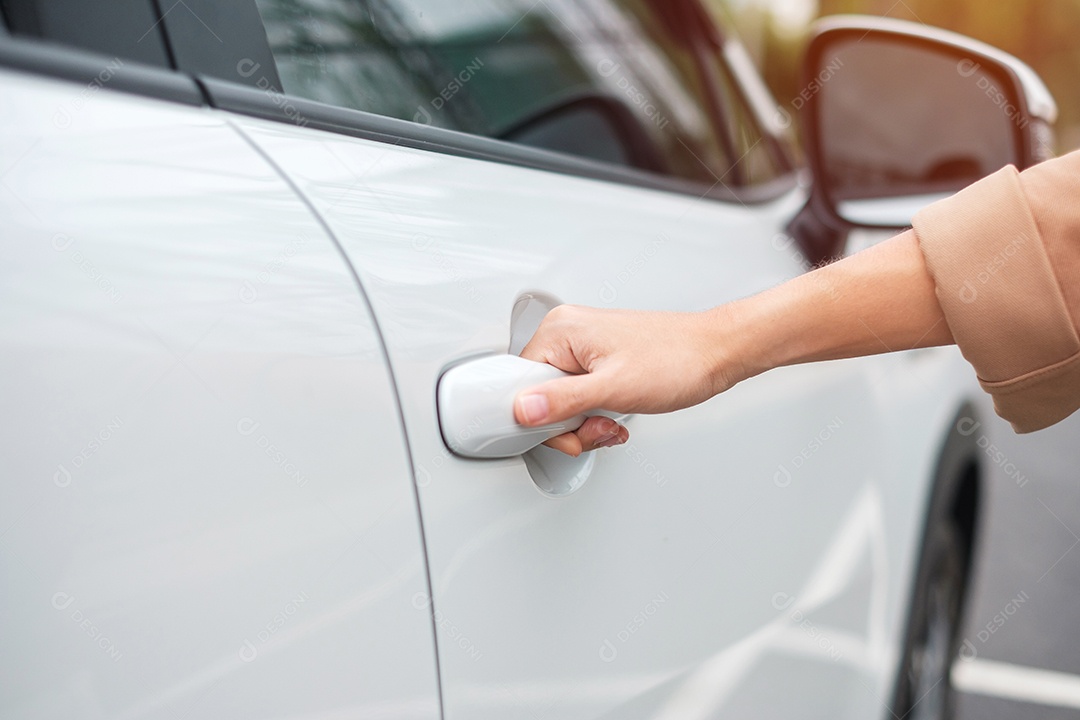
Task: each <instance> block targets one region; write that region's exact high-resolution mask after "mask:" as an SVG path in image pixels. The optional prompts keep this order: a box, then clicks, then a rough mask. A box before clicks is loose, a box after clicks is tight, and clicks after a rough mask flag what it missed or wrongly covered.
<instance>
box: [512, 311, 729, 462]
mask: <svg viewBox="0 0 1080 720" xmlns="http://www.w3.org/2000/svg"><path fill="white" fill-rule="evenodd" d="M725 315H726V310H725V308H723V307H721V308H716V309H715V310H711V311H708V312H703V313H675V312H638V311H631V310H601V309H596V308H588V307H580V306H573V305H560V306H559V307H556V308H555V309H554V310H552V311H551V312H550V313H548V315H547V317H545V318H544V321H543V323H541V325H540V328H539V329H538V330H537V331H536V334H535V335H534V336H533V338H532V340H531V341H529V344H528V345H526V346H525V349H524V350H522V351H521V356H522V357H524V358H527V359H529V360H534V361H537V362H545V363H548V364H550V365H554V366H555V367H557V368H559V369H560V370H563V371H565V372H570V373H575V375H573V376H571V377H566V378H560V379H557V380H551V381H549V382H546V383H543V384H542V385H538V386H536V387H533V388H529V389H527V390H525V391H523V392H521V393H520V394H518V396H517V398H515V401H514V416H515V417H516V419H517V421H518V422H519V423H521V424H522V425H528V426H533V425H544V424H547V423H552V422H558V421H560V420H565V419H566V418H569V417H573V416H574V415H578V414H581V413H586V412H588V411H590V410H597V409H604V410H609V411H612V412H617V413H663V412H670V411H672V410H679V409H681V408H685V407H690V406H691V405H697V404H698V403H700V402H703V401H705V400H708V399H709V398H711V397H712V396H713V395H716V394H717V393H719V392H722V391H724V390H726V389H727V388H729V387H730V386H731V385H734V384H735V382H738V381H739V380H741V379H742V378H743V375H744V373H743V371H742V370H741V368H740V367H739V364H738V363H737V362H733V361H732V360H729V358H735V357H737V356H736V355H734V354H732V353H729V352H727V348H726V347H725V343H724V340H723V337H722V334H723V330H724V326H725V323H724V319H725ZM629 437H630V433H629V431H628V430H627V429H626V428H625V427H623V426H621V425H619V424H618V423H616V422H615V421H614V420H611V419H610V418H606V417H591V418H589V419H588V420H587V421H586V422H585V424H584V425H582V426H581V427H580V428H578V429H577V430H576V431H574V432H572V433H565V434H563V435H560V436H558V437H555V438H552V439H551V440H549V441H547V443H545V444H546V445H549V446H550V447H553V448H555V449H556V450H560V451H562V452H564V453H566V454H567V455H571V456H575V457H576V456H577V455H580V454H581V453H582V452H585V451H589V450H594V449H596V448H601V447H610V446H612V445H619V444H622V443H624V442H626V441H627V440H628V439H629Z"/></svg>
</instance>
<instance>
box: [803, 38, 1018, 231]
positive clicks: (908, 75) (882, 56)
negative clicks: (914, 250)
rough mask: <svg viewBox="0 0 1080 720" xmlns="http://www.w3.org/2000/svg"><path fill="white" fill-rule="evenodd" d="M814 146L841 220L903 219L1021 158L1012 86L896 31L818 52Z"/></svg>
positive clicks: (880, 221)
mask: <svg viewBox="0 0 1080 720" xmlns="http://www.w3.org/2000/svg"><path fill="white" fill-rule="evenodd" d="M817 70H818V72H817V74H816V76H815V78H814V82H816V85H815V84H814V82H812V83H811V84H810V86H809V87H808V88H807V90H806V92H814V91H815V89H816V94H817V95H818V97H817V98H816V99H815V100H816V102H815V104H816V121H817V128H818V143H819V147H818V152H819V154H820V155H819V156H820V160H821V164H822V170H823V171H824V173H825V177H826V182H827V184H828V194H829V197H830V199H831V201H832V203H833V205H834V206H835V207H836V209H837V211H838V214H839V215H840V217H842V218H844V219H845V220H848V221H850V222H852V223H855V224H860V225H893V226H904V225H907V224H909V223H910V221H911V217H912V216H913V215H914V214H915V212H917V211H918V210H919V209H920V208H922V207H924V206H925V205H927V204H929V203H931V202H933V201H934V200H937V199H939V198H942V197H945V196H947V195H950V194H952V193H954V192H956V191H957V190H960V189H962V188H964V187H966V186H967V185H970V184H971V183H973V182H975V181H976V180H978V179H980V178H982V177H985V176H986V175H989V174H990V173H993V172H994V171H996V170H998V169H1000V168H1001V167H1003V166H1005V165H1007V164H1009V163H1015V162H1018V160H1019V157H1020V147H1019V145H1018V143H1019V140H1018V138H1019V137H1020V135H1019V133H1018V132H1017V131H1018V128H1022V127H1023V125H1025V124H1026V123H1027V121H1026V120H1025V119H1024V115H1023V113H1022V112H1021V110H1020V109H1019V103H1018V102H1017V99H1016V97H1015V90H1014V89H1013V87H1012V86H1011V85H1007V84H1005V83H1004V82H1003V81H1002V80H1000V79H999V77H998V76H997V75H996V74H994V73H993V72H991V71H989V70H987V68H986V67H984V66H983V65H982V64H980V63H979V62H978V61H977V60H971V59H965V58H964V57H963V56H961V55H959V54H953V53H952V52H950V51H949V50H947V49H944V48H935V47H934V46H932V45H929V44H924V43H919V42H914V41H911V40H909V39H904V38H899V37H897V36H893V35H887V34H876V33H870V34H867V35H866V36H865V37H863V38H862V39H860V38H859V37H858V36H857V35H856V36H844V37H843V38H841V39H838V40H837V41H836V42H834V43H831V44H830V45H829V46H828V47H827V48H825V51H824V52H823V53H822V54H821V55H820V57H819V60H818V63H817Z"/></svg>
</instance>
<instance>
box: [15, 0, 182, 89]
mask: <svg viewBox="0 0 1080 720" xmlns="http://www.w3.org/2000/svg"><path fill="white" fill-rule="evenodd" d="M0 13H2V14H3V19H4V20H5V21H6V23H7V26H8V29H9V30H10V31H11V33H12V34H13V35H22V36H25V37H33V38H40V39H42V40H48V41H51V42H55V43H59V44H62V45H67V46H69V47H73V48H78V49H80V50H89V51H91V52H97V53H101V54H103V55H107V56H108V57H110V58H115V59H116V60H118V61H121V62H122V61H124V60H133V61H136V62H141V63H145V64H147V65H156V66H158V67H169V55H168V52H167V51H166V49H165V38H164V37H163V36H162V33H161V28H160V26H159V24H158V21H157V11H156V10H155V9H154V3H153V0H123V1H122V2H121V1H114V2H90V1H89V0H0ZM107 70H108V68H105V69H104V70H103V72H106V71H107Z"/></svg>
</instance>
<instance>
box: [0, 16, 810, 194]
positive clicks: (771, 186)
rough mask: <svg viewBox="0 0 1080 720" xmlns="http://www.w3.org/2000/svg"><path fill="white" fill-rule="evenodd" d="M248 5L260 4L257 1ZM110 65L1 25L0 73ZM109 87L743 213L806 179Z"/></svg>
mask: <svg viewBox="0 0 1080 720" xmlns="http://www.w3.org/2000/svg"><path fill="white" fill-rule="evenodd" d="M249 1H250V2H252V4H254V0H249ZM159 20H160V18H159ZM167 30H168V28H166V43H171V42H172V38H170V37H169V34H168V32H167ZM248 31H249V32H251V33H253V34H257V35H258V36H259V37H260V38H261V42H262V43H264V44H266V47H267V52H269V43H268V41H267V40H266V34H265V30H264V28H263V26H262V24H261V23H259V24H258V26H257V27H253V28H249V29H248ZM208 37H209V36H208ZM211 40H212V38H211ZM111 60H112V58H108V57H106V56H104V55H101V54H97V53H93V52H88V51H84V50H79V49H76V48H71V47H68V46H64V45H59V44H56V43H50V42H49V41H47V40H41V39H36V38H22V37H15V36H11V35H10V34H8V33H7V32H6V28H3V26H2V25H0V67H5V68H11V69H15V70H22V71H27V72H31V73H35V74H40V75H47V76H51V77H57V78H61V79H65V80H71V81H75V82H81V83H85V84H91V83H94V82H95V81H96V79H97V78H98V76H99V75H100V73H101V72H102V71H103V69H105V68H106V67H107V65H108V63H109V62H110V61H111ZM721 61H722V58H721ZM103 87H104V89H111V90H118V91H122V92H129V93H133V94H136V95H142V96H146V97H152V98H156V99H160V100H166V101H170V102H178V103H181V104H184V105H190V106H209V107H212V108H215V109H218V110H222V111H224V112H230V113H236V114H238V115H244V116H248V117H255V118H260V119H264V120H270V121H274V122H280V123H284V124H291V125H297V126H303V127H307V128H311V129H315V130H322V131H326V132H333V133H336V134H340V135H348V136H351V137H356V138H361V139H366V140H371V141H375V142H382V143H389V144H392V145H399V146H401V147H409V148H415V149H419V150H425V151H429V152H436V153H439V154H444V155H450V156H454V157H461V158H469V159H475V160H483V161H488V162H497V163H501V164H504V165H512V166H517V167H523V168H528V169H533V170H541V171H545V172H554V173H559V174H563V175H569V176H574V177H581V178H585V179H591V180H599V181H601V182H609V183H616V184H620V185H625V186H630V187H639V188H644V189H649V190H658V191H662V192H669V193H675V194H678V195H683V196H689V197H694V198H698V199H709V200H715V201H720V202H724V203H738V204H740V205H743V206H751V205H761V204H765V203H769V202H772V201H775V200H777V199H779V198H781V197H783V196H784V195H786V194H788V193H789V192H791V191H793V190H795V189H796V188H798V187H799V186H800V175H799V173H798V172H797V171H796V170H792V171H790V172H787V173H784V174H782V175H780V176H778V177H777V178H775V179H773V180H770V181H768V182H765V183H761V184H759V185H750V186H740V187H730V186H728V185H726V184H725V183H722V182H718V183H715V184H713V185H712V186H709V185H707V184H705V183H701V182H695V181H692V180H684V179H680V178H676V177H671V176H665V175H660V174H656V173H650V172H646V171H642V170H637V169H634V168H627V167H622V166H618V165H613V164H609V163H603V162H599V161H594V160H588V159H586V158H581V157H576V156H573V155H568V154H563V153H558V152H552V151H548V150H542V149H539V148H531V147H528V146H525V145H518V144H515V143H511V142H507V141H503V140H498V139H495V138H489V137H483V136H479V135H470V134H467V133H462V132H458V131H455V130H449V129H445V128H439V127H432V126H428V125H423V124H420V123H416V122H410V121H408V120H399V119H396V118H391V117H386V116H381V115H375V114H373V113H367V112H363V111H360V110H352V109H347V108H341V107H337V106H334V105H328V104H325V103H320V102H316V101H313V100H305V99H302V98H297V97H293V96H291V95H285V94H282V93H280V92H278V91H277V90H276V89H274V88H271V87H267V88H262V89H260V88H257V87H252V86H251V85H250V84H248V85H245V84H240V83H239V82H231V81H226V80H221V79H217V78H212V77H208V76H206V75H202V74H195V73H191V72H189V71H188V69H186V68H185V67H182V66H177V67H175V68H174V69H172V70H169V69H164V68H158V67H153V66H148V65H143V64H140V63H137V62H125V63H124V64H123V65H122V66H120V67H118V68H116V69H115V71H114V72H113V74H112V75H111V76H110V79H109V81H108V83H107V84H106V85H104V86H103Z"/></svg>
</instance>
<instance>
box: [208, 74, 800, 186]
mask: <svg viewBox="0 0 1080 720" xmlns="http://www.w3.org/2000/svg"><path fill="white" fill-rule="evenodd" d="M196 80H197V81H198V82H199V84H200V85H202V87H203V89H204V91H205V93H206V96H207V97H208V98H209V100H210V104H211V105H212V106H213V107H215V108H218V109H220V110H225V111H227V112H233V113H237V114H239V115H247V116H249V117H255V118H260V119H263V120H273V121H276V122H282V123H285V124H289V125H300V126H303V127H307V128H313V129H317V130H324V131H327V132H333V133H338V134H341V135H349V136H351V137H355V138H361V139H365V140H373V141H376V142H386V143H391V144H394V145H400V146H402V147H409V148H415V149H418V150H428V151H431V152H437V153H440V154H444V155H453V156H456V157H462V158H470V159H474V160H487V161H491V162H497V163H501V164H503V165H515V166H518V167H524V168H529V169H533V170H545V171H548V172H555V173H560V174H562V175H573V176H577V177H584V178H588V179H592V180H602V181H606V182H614V183H618V184H621V185H630V186H634V187H641V188H646V189H650V190H663V191H667V192H672V193H677V194H680V195H690V196H694V197H698V198H701V199H705V198H709V199H711V200H720V201H723V202H734V203H739V204H742V205H760V204H764V203H768V202H771V201H773V200H776V199H778V198H780V197H782V196H783V195H785V194H786V193H787V192H789V191H790V190H792V189H794V188H795V187H797V186H798V185H799V182H798V180H799V177H798V174H797V173H794V172H791V173H787V174H785V175H781V176H780V177H778V178H776V179H774V180H771V181H769V182H766V183H762V184H760V185H751V186H746V187H738V188H733V187H730V186H728V185H726V184H725V183H723V182H719V181H718V182H717V183H715V184H713V185H712V186H709V185H707V184H704V183H698V182H694V181H692V180H683V179H680V178H674V177H669V176H663V175H657V174H653V173H649V172H645V171H642V170H637V169H634V168H628V167H623V166H619V165H612V164H609V163H604V162H599V161H595V160H589V159H586V158H581V157H576V156H573V155H566V154H563V153H557V152H552V151H549V150H543V149H540V148H532V147H528V146H526V145H518V144H515V143H511V142H506V141H504V140H498V139H495V138H489V137H483V136H480V135H471V134H469V133H464V132H459V131H457V130H448V129H446V128H440V127H433V126H430V125H424V124H421V123H417V122H411V121H408V120H399V119H397V118H392V117H388V116H385V115H376V114H374V113H369V112H364V111H362V110H353V109H351V108H343V107H339V106H336V105H328V104H326V103H321V102H316V101H314V100H307V99H303V98H298V97H295V96H293V95H281V94H278V93H274V92H268V91H263V90H258V89H255V88H251V87H248V86H245V85H240V84H237V83H232V82H228V81H225V80H218V79H216V78H208V77H197V78H196Z"/></svg>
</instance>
